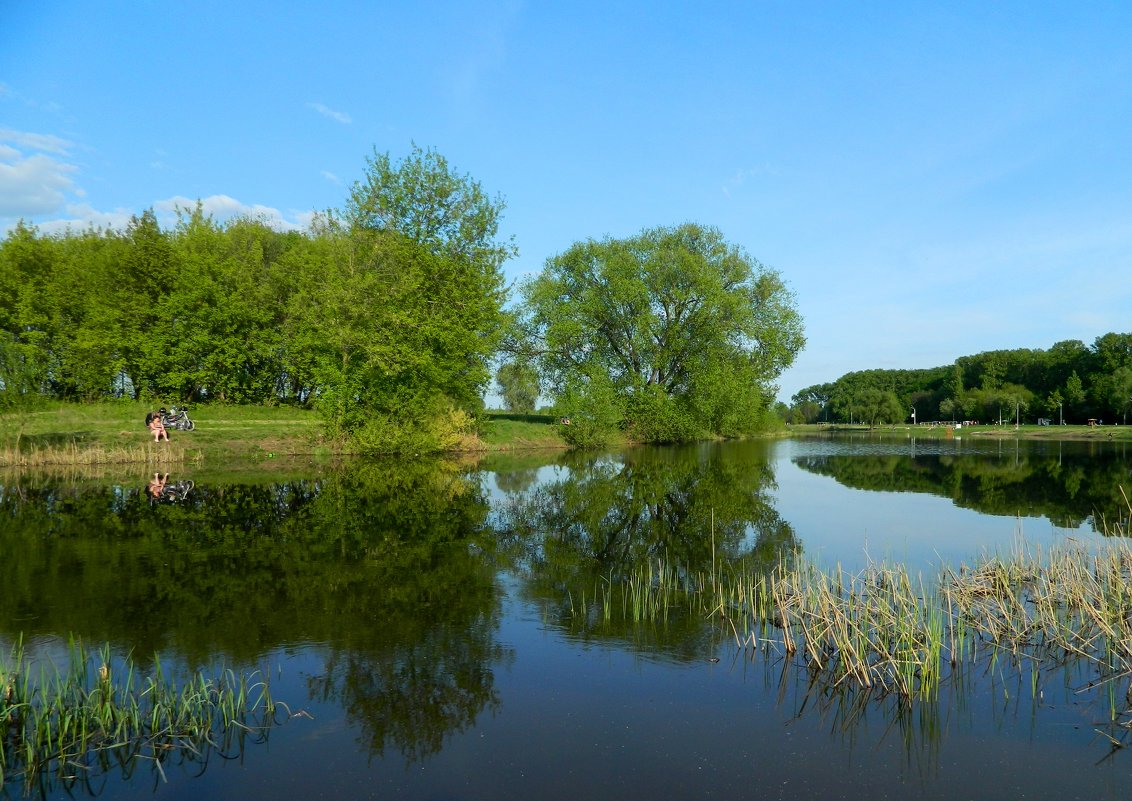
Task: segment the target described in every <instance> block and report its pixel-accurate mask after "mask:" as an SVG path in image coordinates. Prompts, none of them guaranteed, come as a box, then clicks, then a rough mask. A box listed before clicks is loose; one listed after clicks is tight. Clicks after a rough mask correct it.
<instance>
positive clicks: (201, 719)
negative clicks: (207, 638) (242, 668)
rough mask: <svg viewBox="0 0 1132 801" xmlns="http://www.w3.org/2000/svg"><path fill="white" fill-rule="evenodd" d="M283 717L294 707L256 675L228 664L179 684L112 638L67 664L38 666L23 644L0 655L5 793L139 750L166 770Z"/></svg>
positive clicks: (258, 733)
mask: <svg viewBox="0 0 1132 801" xmlns="http://www.w3.org/2000/svg"><path fill="white" fill-rule="evenodd" d="M281 716H282V717H290V716H291V712H290V710H289V709H288V708H287V707H286V705H285V704H282V703H281V702H277V701H275V700H274V699H273V698H272V696H271V692H270V687H269V686H268V683H267V681H266V678H261V677H259V676H258V674H254V673H253V674H251V675H237V674H236V673H234V672H233V671H231V670H224V671H222V672H220V673H219V674H218V675H216V676H213V677H209V676H206V675H204V674H203V673H198V674H196V675H192V676H190V677H189V678H187V679H186V680H184V681H183V682H182V683H178V682H176V681H175V680H173V679H171V678H169V677H167V676H166V675H165V673H164V671H163V669H162V667H161V664H160V662H159V661H155V664H154V669H153V672H152V674H150V675H147V676H142V675H141V673H140V672H139V671H138V670H137V668H136V666H135V665H134V664H133V662H132V660H130V659H125V660H118V661H115V660H112V658H111V655H110V648H109V646H106V647H104V648H103V649H101V650H100V651H99V652H98V653H96V654H93V655H92V654H90V653H88V652H87V650H86V649H85V648H84V647H83V646H82V645H81V644H80V643H76V642H71V643H70V647H69V649H68V658H67V660H66V664H64V665H62V666H59V665H57V664H56V663H55V662H54V661H51V660H48V661H47V662H46V663H43V662H40V663H39V664H37V665H33V664H32V663H31V660H29V659H28V658H27V656H26V654H25V651H24V649H23V646H22V643H17V644H16V645H15V646H14V647H13V649H12V652H11V654H10V656H9V658H8V659H7V660H3V659H0V792H2V789H3V787H4V786H5V785H6V784H7V783H8V782H14V781H22V783H23V785H24V788H25V789H30V788H33V787H35V786H39V787H40V788H41V789H42V788H43V785H44V783H45V782H47V783H51V782H58V783H60V784H62V785H63V786H65V787H71V786H73V785H75V784H76V783H77V784H84V783H86V782H88V781H89V780H90V779H91V778H92V777H97V776H99V775H102V774H104V773H106V772H107V771H108V770H110V769H111V768H112V767H114V766H118V767H120V768H121V769H122V770H123V771H126V772H128V771H129V770H132V766H133V765H134V764H135V763H136V762H137V760H139V759H140V760H150V761H151V762H152V764H153V765H154V766H155V768H156V770H157V772H158V773H160V774H162V775H163V773H164V769H163V767H162V763H163V762H166V761H167V760H169V759H173V758H181V759H185V758H188V759H201V758H203V757H204V756H205V755H207V753H209V752H211V751H217V752H219V753H221V754H227V753H230V752H232V751H234V750H242V748H243V746H244V744H245V740H246V738H247V737H248V736H252V737H256V738H260V739H263V738H265V737H266V732H267V730H268V729H269V728H270V727H271V726H272V725H274V724H275V723H276V722H278V720H279V719H280V717H281Z"/></svg>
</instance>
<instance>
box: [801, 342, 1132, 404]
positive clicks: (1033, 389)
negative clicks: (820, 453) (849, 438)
mask: <svg viewBox="0 0 1132 801" xmlns="http://www.w3.org/2000/svg"><path fill="white" fill-rule="evenodd" d="M791 400H792V405H791V407H790V408H789V409H788V410H786V416H787V419H788V421H790V422H797V423H817V422H830V423H864V424H869V425H877V424H890V423H900V422H911V420H912V410H913V409H914V410H915V411H916V419H917V421H918V422H927V421H976V420H977V421H979V422H980V423H984V424H986V423H999V422H1004V423H1015V422H1019V423H1036V422H1042V423H1045V424H1050V425H1059V424H1061V423H1065V424H1068V425H1083V424H1085V423H1087V422H1089V421H1090V420H1092V421H1096V422H1098V423H1105V424H1114V423H1115V424H1120V425H1126V424H1127V422H1128V416H1129V413H1130V412H1132V333H1124V334H1118V333H1107V334H1103V335H1101V336H1098V337H1097V338H1096V339H1095V340H1094V341H1093V343H1092V344H1091V345H1086V344H1085V343H1084V342H1081V341H1079V340H1066V341H1063V342H1057V343H1055V344H1054V345H1052V346H1051V347H1050V348H1049V349H1047V350H1040V349H1030V348H1019V349H1015V350H996V351H986V352H984V353H979V354H975V355H973V356H962V357H960V358H958V359H956V360H955V363H954V364H951V365H947V366H943V367H933V368H930V369H923V370H862V371H857V372H852V373H847V374H845V375H843V376H842V377H841V378H839V379H837V380H836V381H833V382H830V383H826V384H815V385H813V386H810V387H806V388H805V389H803V390H801V391H799V392H797V393H796V394H795V395H794V396H793V398H792V399H791Z"/></svg>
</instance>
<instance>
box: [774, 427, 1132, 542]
mask: <svg viewBox="0 0 1132 801" xmlns="http://www.w3.org/2000/svg"><path fill="white" fill-rule="evenodd" d="M824 450H825V452H817V453H805V452H804V453H802V454H801V455H799V456H796V457H795V458H794V463H795V464H797V465H798V466H800V467H802V468H803V469H805V470H807V471H809V472H812V473H816V474H820V475H825V476H829V477H831V478H834V479H835V480H836V481H838V482H839V483H841V484H843V485H845V486H847V487H851V488H853V489H862V490H879V491H884V492H921V493H928V494H932V495H940V496H944V497H947V498H950V499H951V500H952V501H953V502H954V503H955V505H956V506H960V507H963V508H967V509H974V510H976V511H978V512H981V513H983V514H989V515H1021V516H1026V517H1045V518H1047V519H1048V520H1049V521H1050V522H1051V523H1053V525H1055V526H1058V527H1061V528H1077V527H1079V526H1081V525H1082V524H1083V523H1085V522H1089V523H1090V524H1091V525H1092V526H1093V527H1094V528H1095V529H1096V530H1097V531H1100V532H1101V533H1104V531H1105V529H1106V525H1105V524H1106V523H1107V528H1108V529H1109V531H1110V532H1111V531H1113V530H1116V529H1118V528H1119V527H1121V526H1126V521H1127V519H1128V511H1129V510H1128V502H1127V500H1126V497H1125V495H1124V494H1123V492H1122V489H1123V490H1125V491H1126V490H1127V489H1128V488H1130V487H1132V465H1130V462H1129V459H1128V454H1127V453H1125V448H1124V443H1116V444H1113V443H1097V442H1089V443H1074V442H1040V443H1029V442H1019V441H1018V440H1014V441H1010V442H1003V441H1001V440H1000V441H998V442H994V443H988V442H984V443H980V444H979V445H977V446H971V445H970V444H967V445H966V446H964V444H963V443H961V442H960V443H955V442H951V443H947V442H940V441H939V440H932V441H930V442H927V443H923V442H921V443H917V442H916V441H915V440H910V441H909V442H908V443H904V444H900V443H896V442H892V441H889V442H884V441H879V442H878V441H876V440H873V441H872V442H870V443H854V444H853V446H851V447H844V446H843V447H840V448H839V447H836V446H835V447H831V448H827V449H824Z"/></svg>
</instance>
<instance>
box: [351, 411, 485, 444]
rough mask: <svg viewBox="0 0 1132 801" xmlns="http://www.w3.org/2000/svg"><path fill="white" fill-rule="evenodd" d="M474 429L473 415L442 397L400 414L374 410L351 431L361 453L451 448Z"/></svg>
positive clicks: (354, 442) (352, 439)
mask: <svg viewBox="0 0 1132 801" xmlns="http://www.w3.org/2000/svg"><path fill="white" fill-rule="evenodd" d="M474 430H475V418H473V417H472V415H471V414H469V413H468V412H467V411H465V410H464V409H460V408H457V407H455V406H453V405H452V404H451V403H449V402H447V401H446V400H445V399H443V398H435V399H433V400H432V401H431V403H429V404H427V405H423V406H415V407H413V408H410V409H406V410H405V411H404V412H403V413H401V414H382V413H380V412H376V413H374V414H373V415H372V416H371V417H370V418H368V419H367V420H365V421H364V422H363V423H362V424H361V425H360V427H359V428H358V429H357V430H356V431H354V432H351V433H352V437H351V441H352V442H353V444H354V447H355V449H356V450H357V451H358V452H359V453H363V454H377V453H409V454H422V453H439V452H441V451H450V450H455V449H456V448H457V446H459V445H460V444H461V442H462V441H463V440H464V439H465V438H466V437H469V436H470V435H471V434H472V433H473V432H474Z"/></svg>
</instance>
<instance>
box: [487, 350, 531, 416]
mask: <svg viewBox="0 0 1132 801" xmlns="http://www.w3.org/2000/svg"><path fill="white" fill-rule="evenodd" d="M495 381H496V383H497V384H499V392H500V394H501V395H502V397H503V404H504V406H506V408H507V409H508V411H512V412H519V413H530V412H533V411H534V410H535V404H536V403H537V402H538V396H539V391H540V387H539V376H538V370H537V369H535V367H534V365H532V364H531V363H530V362H526V361H511V362H507V363H505V364H502V365H500V366H499V369H498V370H497V371H496V373H495Z"/></svg>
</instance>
